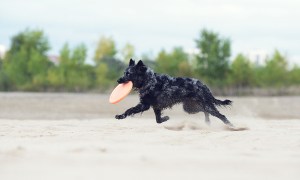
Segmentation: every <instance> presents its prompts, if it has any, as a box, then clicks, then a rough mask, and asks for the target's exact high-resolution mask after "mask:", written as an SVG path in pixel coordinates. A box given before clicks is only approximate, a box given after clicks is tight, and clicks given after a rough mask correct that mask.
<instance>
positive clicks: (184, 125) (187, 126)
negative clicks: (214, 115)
mask: <svg viewBox="0 0 300 180" xmlns="http://www.w3.org/2000/svg"><path fill="white" fill-rule="evenodd" d="M163 127H164V128H165V129H168V130H171V131H183V130H217V131H220V130H225V131H245V130H249V128H248V127H246V126H235V127H231V126H227V125H222V126H218V127H215V126H209V125H206V124H205V125H203V124H199V123H195V122H188V121H184V122H181V123H177V124H165V125H163Z"/></svg>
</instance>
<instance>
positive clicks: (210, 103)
mask: <svg viewBox="0 0 300 180" xmlns="http://www.w3.org/2000/svg"><path fill="white" fill-rule="evenodd" d="M128 81H132V82H133V87H134V88H135V90H137V91H138V92H139V95H140V103H139V104H138V105H137V106H135V107H132V108H130V109H128V110H127V111H125V113H123V114H121V115H116V119H124V118H126V117H127V116H131V115H134V114H136V113H141V112H143V111H146V110H148V109H149V108H150V107H152V108H153V110H154V113H155V116H156V122H157V123H162V122H164V121H167V120H168V119H169V117H168V116H162V110H164V109H166V108H171V107H172V106H173V105H175V104H179V103H182V104H183V109H184V111H185V112H187V113H189V114H195V113H198V112H201V111H202V112H204V114H205V121H206V122H207V123H208V124H209V123H210V120H209V114H211V115H213V116H215V117H218V118H219V119H221V120H222V121H223V122H224V123H225V124H227V125H230V126H232V124H231V123H230V122H229V121H228V119H227V118H226V117H225V116H224V115H222V114H221V113H219V111H218V110H217V108H216V106H226V105H231V103H232V102H231V101H230V100H225V101H221V100H218V99H216V98H214V96H213V95H212V93H211V92H210V90H209V89H208V87H207V86H206V85H204V84H202V82H200V81H199V80H197V79H192V78H183V77H177V78H174V77H171V76H169V75H165V74H157V73H154V72H153V70H152V69H150V68H149V67H146V66H145V65H144V63H143V62H142V61H141V60H140V61H139V62H138V63H137V64H135V61H133V60H132V59H130V62H129V66H128V67H127V68H126V70H125V72H124V76H123V77H121V78H120V79H119V80H118V83H125V82H128Z"/></svg>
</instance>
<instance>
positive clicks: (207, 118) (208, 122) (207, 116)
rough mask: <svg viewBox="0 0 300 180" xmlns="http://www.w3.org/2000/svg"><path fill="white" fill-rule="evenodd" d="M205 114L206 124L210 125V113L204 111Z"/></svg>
mask: <svg viewBox="0 0 300 180" xmlns="http://www.w3.org/2000/svg"><path fill="white" fill-rule="evenodd" d="M204 115H205V122H206V124H208V125H210V120H209V113H207V112H204Z"/></svg>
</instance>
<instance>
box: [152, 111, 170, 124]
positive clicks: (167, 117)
mask: <svg viewBox="0 0 300 180" xmlns="http://www.w3.org/2000/svg"><path fill="white" fill-rule="evenodd" d="M153 110H154V113H155V117H156V122H157V123H158V124H160V123H163V122H165V121H167V120H169V116H164V117H161V109H158V108H153Z"/></svg>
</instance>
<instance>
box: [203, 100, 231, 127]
mask: <svg viewBox="0 0 300 180" xmlns="http://www.w3.org/2000/svg"><path fill="white" fill-rule="evenodd" d="M205 111H206V112H208V113H209V114H211V115H213V116H215V117H217V118H219V119H221V120H222V121H223V122H224V123H225V124H226V125H228V126H233V124H231V122H230V121H229V120H228V119H227V118H226V116H224V115H223V114H221V113H220V112H219V111H218V110H217V108H216V107H215V106H213V105H212V106H209V107H208V108H206V109H205Z"/></svg>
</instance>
